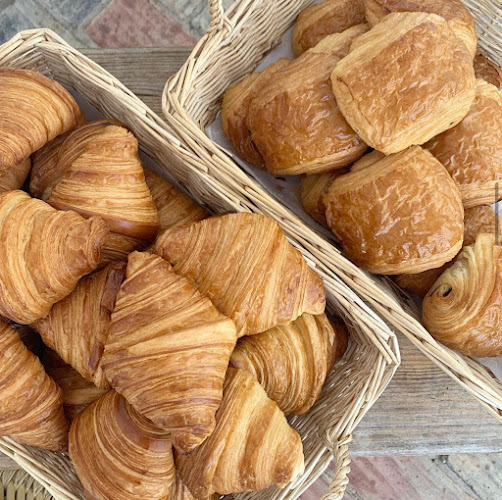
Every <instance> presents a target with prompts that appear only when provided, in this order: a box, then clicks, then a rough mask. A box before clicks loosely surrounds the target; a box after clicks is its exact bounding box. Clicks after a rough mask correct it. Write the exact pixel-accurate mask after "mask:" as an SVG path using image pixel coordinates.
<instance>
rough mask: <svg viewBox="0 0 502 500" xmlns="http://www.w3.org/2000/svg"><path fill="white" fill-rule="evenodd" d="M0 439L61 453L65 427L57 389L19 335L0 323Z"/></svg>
mask: <svg viewBox="0 0 502 500" xmlns="http://www.w3.org/2000/svg"><path fill="white" fill-rule="evenodd" d="M0 436H9V437H11V438H12V439H14V440H16V441H17V442H18V443H21V444H27V445H31V446H39V447H40V448H44V449H46V450H51V451H64V450H65V449H66V446H67V436H68V424H67V422H66V419H65V417H64V413H63V396H62V392H61V389H60V388H59V387H58V386H57V385H56V383H55V382H54V380H52V379H51V378H50V377H49V376H48V375H47V374H46V373H45V371H44V368H43V366H42V364H41V363H40V361H39V359H38V358H37V357H36V356H35V355H34V354H32V353H31V352H30V351H29V350H28V349H27V347H26V346H25V345H24V344H23V342H22V341H21V338H20V337H19V334H18V333H17V332H16V331H15V330H14V329H13V328H12V327H10V326H9V325H7V324H6V323H4V322H3V321H0Z"/></svg>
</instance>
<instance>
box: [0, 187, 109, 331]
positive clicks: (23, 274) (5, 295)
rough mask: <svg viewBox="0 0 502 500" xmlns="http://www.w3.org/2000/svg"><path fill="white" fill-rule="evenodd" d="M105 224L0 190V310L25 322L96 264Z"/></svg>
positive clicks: (48, 306) (37, 315)
mask: <svg viewBox="0 0 502 500" xmlns="http://www.w3.org/2000/svg"><path fill="white" fill-rule="evenodd" d="M108 231H109V229H108V226H107V225H106V223H105V222H104V221H103V220H102V219H101V218H99V217H93V218H91V219H88V220H85V219H83V218H82V217H81V216H80V215H78V214H77V213H75V212H61V211H58V210H55V209H54V208H52V207H51V206H50V205H48V204H47V203H44V202H43V201H40V200H36V199H33V198H30V196H29V195H28V194H26V193H24V192H23V191H8V192H6V193H3V194H0V255H1V256H2V265H1V266H0V314H1V315H2V316H6V317H7V318H9V319H11V320H13V321H16V322H17V323H24V324H30V323H33V322H34V321H36V320H37V319H40V318H42V317H43V316H45V315H47V314H48V313H49V311H50V309H51V307H52V306H53V304H55V303H56V302H59V301H60V300H61V299H63V298H64V297H66V296H67V295H68V294H69V293H71V292H72V290H73V289H74V288H75V286H76V285H77V283H78V281H79V279H80V278H82V276H84V275H86V274H89V273H90V272H92V271H93V270H94V269H95V268H96V267H97V265H98V261H99V258H100V251H101V248H102V246H103V244H104V240H105V238H106V236H107V234H108Z"/></svg>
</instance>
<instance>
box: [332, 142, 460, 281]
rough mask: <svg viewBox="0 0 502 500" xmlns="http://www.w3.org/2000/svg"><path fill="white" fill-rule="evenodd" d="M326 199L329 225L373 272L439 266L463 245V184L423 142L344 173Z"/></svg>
mask: <svg viewBox="0 0 502 500" xmlns="http://www.w3.org/2000/svg"><path fill="white" fill-rule="evenodd" d="M324 200H325V204H326V207H327V209H326V218H327V221H328V225H329V227H330V228H331V229H332V231H333V232H334V233H335V235H336V236H337V237H338V238H339V239H340V241H341V243H342V246H343V248H344V250H345V252H346V253H347V255H348V256H349V258H350V259H351V260H353V261H354V262H355V263H356V264H357V265H358V266H360V267H362V268H364V269H368V270H369V271H371V272H374V273H377V274H402V273H419V272H422V271H426V270H428V269H434V268H437V267H440V266H441V265H443V264H444V263H445V262H448V261H449V260H451V259H453V257H454V256H455V255H456V254H457V253H458V252H459V250H460V248H461V246H462V240H463V232H464V223H463V218H464V210H463V206H462V201H461V199H460V193H459V191H458V188H457V186H456V185H455V183H454V182H453V180H452V179H451V177H450V176H449V175H448V172H447V171H446V169H445V168H444V167H443V166H442V165H441V163H439V161H437V160H436V159H435V158H434V157H433V156H432V155H431V154H430V153H429V152H428V151H426V150H424V149H422V148H421V147H419V146H413V147H411V148H409V149H407V150H405V151H402V152H401V153H397V154H395V155H390V156H387V157H385V158H383V159H382V160H380V161H377V162H375V163H373V164H372V165H370V166H369V167H366V168H364V169H361V170H358V171H356V172H351V173H349V174H346V175H343V176H340V177H338V178H337V179H335V180H334V181H333V182H332V184H331V186H330V188H329V190H328V193H327V194H326V195H325V197H324Z"/></svg>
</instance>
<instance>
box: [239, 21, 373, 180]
mask: <svg viewBox="0 0 502 500" xmlns="http://www.w3.org/2000/svg"><path fill="white" fill-rule="evenodd" d="M366 30H367V27H366V25H358V26H354V27H352V28H349V29H348V30H345V31H344V32H343V33H338V34H334V35H330V36H328V37H326V38H325V39H323V40H322V41H321V42H320V43H319V44H318V45H316V46H315V47H314V48H312V49H310V50H309V51H307V52H305V53H304V54H302V55H301V56H300V57H299V58H298V59H296V60H295V61H292V62H291V63H290V64H288V65H287V66H286V67H285V68H284V69H282V70H281V71H278V72H277V73H275V75H274V78H273V79H272V81H270V83H269V84H268V85H267V86H266V87H265V88H264V89H263V90H262V92H261V93H260V95H259V96H257V97H256V98H255V99H253V101H252V103H251V106H250V108H249V112H248V119H247V125H248V128H249V130H250V131H251V138H252V140H253V142H254V143H255V145H256V147H257V148H258V151H259V152H260V153H261V155H262V156H263V159H264V161H265V167H266V169H267V170H268V171H269V172H270V173H272V174H274V175H297V174H316V173H321V172H326V171H329V170H333V169H337V168H342V167H344V166H346V165H349V164H350V163H352V162H353V161H355V160H357V159H358V158H359V157H360V156H362V154H363V153H364V151H366V149H367V146H366V144H364V142H363V141H362V140H361V139H360V137H358V135H357V134H356V133H355V132H354V131H353V130H352V129H351V128H350V126H349V125H348V123H347V121H346V120H345V118H344V117H343V115H342V113H341V112H340V109H339V108H338V105H337V102H336V100H335V97H334V95H333V91H332V89H331V83H330V74H331V71H332V70H333V68H334V67H335V65H336V63H337V62H338V61H339V60H340V58H342V57H343V56H344V55H345V54H346V53H347V52H348V50H349V47H350V43H351V42H352V41H353V40H354V39H355V38H357V37H358V36H360V35H361V34H362V33H364V32H365V31H366Z"/></svg>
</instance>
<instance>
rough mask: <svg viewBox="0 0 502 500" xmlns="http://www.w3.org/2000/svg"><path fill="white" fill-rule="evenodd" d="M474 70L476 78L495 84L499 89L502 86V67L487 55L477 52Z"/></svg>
mask: <svg viewBox="0 0 502 500" xmlns="http://www.w3.org/2000/svg"><path fill="white" fill-rule="evenodd" d="M474 71H475V73H476V78H479V79H480V80H484V81H485V82H486V83H490V84H491V85H495V87H497V88H498V89H500V87H502V68H500V66H498V65H497V64H495V63H494V62H493V61H491V60H490V59H488V58H487V57H486V56H485V55H483V54H481V53H478V54H476V57H475V58H474Z"/></svg>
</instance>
